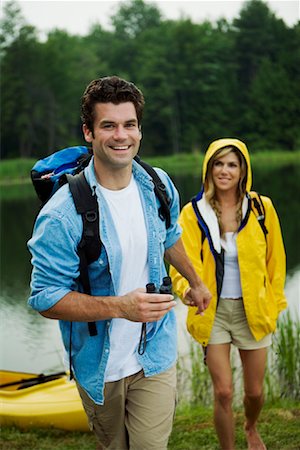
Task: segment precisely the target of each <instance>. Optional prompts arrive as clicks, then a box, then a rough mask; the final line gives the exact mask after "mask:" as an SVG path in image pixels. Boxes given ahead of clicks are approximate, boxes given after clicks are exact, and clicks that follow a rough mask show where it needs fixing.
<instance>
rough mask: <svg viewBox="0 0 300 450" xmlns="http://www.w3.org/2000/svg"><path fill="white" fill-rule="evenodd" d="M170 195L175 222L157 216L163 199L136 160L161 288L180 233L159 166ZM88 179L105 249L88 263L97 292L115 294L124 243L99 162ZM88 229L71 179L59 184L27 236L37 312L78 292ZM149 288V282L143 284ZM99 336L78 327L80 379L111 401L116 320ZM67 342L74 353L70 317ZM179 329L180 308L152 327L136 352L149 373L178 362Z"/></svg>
mask: <svg viewBox="0 0 300 450" xmlns="http://www.w3.org/2000/svg"><path fill="white" fill-rule="evenodd" d="M156 170H157V172H158V174H159V176H160V177H161V179H162V181H163V183H164V184H165V186H166V188H167V191H168V194H169V196H170V198H171V205H170V212H171V226H170V228H169V229H168V230H166V226H165V222H164V221H162V220H161V219H160V218H159V216H158V205H159V203H158V200H157V198H156V196H155V194H154V189H153V188H154V185H153V182H152V180H151V178H150V177H149V175H148V174H147V173H146V172H145V171H144V169H143V168H142V167H141V166H140V165H139V164H138V163H136V162H135V161H133V176H134V177H135V179H136V181H137V184H138V187H139V192H140V196H141V201H142V205H143V210H144V215H145V221H146V228H147V232H148V262H149V282H152V283H154V284H155V285H156V286H157V287H158V286H160V284H161V282H162V278H163V277H164V276H166V269H165V265H164V260H163V258H164V252H165V250H166V249H168V248H169V247H171V246H172V245H173V244H175V242H176V241H177V240H178V239H179V237H180V234H181V229H180V227H179V225H178V224H177V218H178V214H179V196H178V192H177V190H176V188H175V186H174V185H173V183H172V181H171V180H170V178H169V177H168V176H167V174H166V173H165V172H163V171H162V170H161V169H156ZM85 175H86V178H87V180H88V182H89V184H90V186H91V187H92V188H93V189H94V191H95V193H96V195H97V198H98V204H99V212H100V236H101V241H102V249H101V254H100V256H99V259H98V260H97V261H95V262H93V263H92V264H90V266H89V277H90V284H91V291H92V295H99V296H114V295H116V293H117V292H118V288H119V283H120V273H121V263H122V262H121V257H120V255H121V248H120V243H119V240H118V236H117V233H116V230H115V227H114V223H113V221H112V217H111V214H110V211H109V208H108V205H107V203H106V201H105V199H104V198H103V196H102V195H101V192H100V189H99V187H98V183H97V181H96V177H95V173H94V165H93V160H92V161H91V163H90V164H89V166H88V167H87V168H86V169H85ZM81 235H82V219H81V216H80V215H78V214H77V212H76V210H75V206H74V202H73V200H72V197H71V194H70V191H69V187H68V185H65V186H63V187H62V188H60V189H59V190H58V191H57V192H56V193H55V194H54V195H53V197H52V198H51V199H50V200H49V201H48V202H47V204H46V205H45V206H44V208H43V209H42V211H41V212H40V214H39V216H38V218H37V220H36V223H35V227H34V231H33V236H32V238H31V239H30V240H29V242H28V248H29V250H30V252H31V254H32V265H33V271H32V279H31V296H30V298H29V300H28V303H29V305H30V306H31V307H32V308H33V309H35V310H37V311H45V310H47V309H49V308H51V307H52V306H53V305H55V303H57V302H58V301H59V300H60V299H61V298H62V297H64V296H65V295H66V294H68V293H69V292H70V291H78V290H79V289H80V288H79V287H78V285H77V282H76V279H77V278H78V276H79V258H78V255H77V251H76V250H77V246H78V243H79V241H80V239H81ZM137 287H144V286H137ZM96 326H97V331H98V334H97V335H96V336H90V335H89V331H88V325H87V323H86V322H73V325H72V365H73V370H74V374H75V377H76V379H77V381H78V382H79V384H80V385H81V386H82V387H83V389H84V390H85V391H86V392H87V394H88V395H89V396H90V397H91V398H92V399H93V401H94V402H95V403H97V404H103V403H104V394H103V391H104V374H105V369H106V365H107V360H108V356H109V351H110V342H109V332H110V326H111V321H110V320H100V321H97V322H96ZM60 330H61V334H62V339H63V343H64V346H65V349H66V350H67V352H69V342H70V322H69V321H64V320H61V321H60ZM176 355H177V333H176V320H175V313H174V311H173V310H172V311H170V312H169V313H168V314H166V315H165V316H164V317H163V318H162V319H161V320H159V321H158V322H155V323H152V324H151V326H150V327H148V333H147V346H146V351H145V353H144V354H143V355H139V354H138V353H137V358H138V360H139V362H140V364H141V366H142V367H143V369H144V373H145V376H146V377H148V376H150V375H155V374H158V373H160V372H164V371H165V370H167V369H168V368H170V367H171V366H172V365H174V363H175V361H176Z"/></svg>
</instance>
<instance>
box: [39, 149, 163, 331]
mask: <svg viewBox="0 0 300 450" xmlns="http://www.w3.org/2000/svg"><path fill="white" fill-rule="evenodd" d="M91 157H92V151H91V149H89V148H87V147H86V146H76V147H67V148H64V149H62V150H59V151H57V152H55V153H53V154H51V155H50V156H47V157H46V158H43V159H40V160H39V161H37V162H36V163H35V165H34V166H33V168H32V170H31V180H32V183H33V186H34V188H35V191H36V193H37V195H38V197H39V199H40V200H41V202H42V206H43V205H44V204H45V203H46V202H47V201H48V200H49V198H51V197H52V195H53V194H54V193H55V192H56V191H57V190H58V189H59V188H60V187H61V186H63V185H64V184H66V183H69V187H70V191H71V194H72V197H73V200H74V204H75V207H76V211H77V213H78V214H80V215H81V217H82V222H83V231H82V237H81V240H80V242H79V244H78V247H77V252H78V256H79V273H80V275H79V280H78V281H79V282H80V283H81V285H82V287H83V291H84V293H86V294H91V287H90V281H89V276H88V266H89V264H91V263H92V262H94V261H96V260H97V259H98V257H99V255H100V252H101V237H100V235H99V209H98V202H97V197H96V196H95V195H93V193H92V190H91V188H90V185H89V184H88V182H87V181H86V178H85V176H84V172H83V169H84V168H85V167H86V166H87V165H88V164H89V162H90V160H91ZM134 159H135V161H136V162H137V163H138V164H140V165H141V166H142V167H143V169H144V170H145V171H146V172H147V173H148V174H149V175H150V176H151V178H152V181H153V184H154V192H155V195H156V197H157V198H158V200H159V203H160V207H159V209H158V214H159V217H160V218H161V220H163V221H165V224H166V228H167V229H168V228H169V227H170V225H171V219H170V207H169V205H170V198H169V197H168V195H167V191H166V187H165V185H164V184H163V182H162V181H161V179H160V177H159V175H158V174H157V172H156V171H155V170H154V169H153V167H152V166H150V165H149V164H147V163H145V161H142V160H141V159H140V158H139V156H135V158H134ZM88 327H89V333H90V335H91V336H96V335H97V328H96V324H95V322H88Z"/></svg>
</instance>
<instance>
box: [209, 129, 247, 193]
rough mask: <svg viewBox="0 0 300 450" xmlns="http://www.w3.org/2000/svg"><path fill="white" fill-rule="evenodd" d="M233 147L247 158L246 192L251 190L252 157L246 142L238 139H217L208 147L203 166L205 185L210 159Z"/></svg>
mask: <svg viewBox="0 0 300 450" xmlns="http://www.w3.org/2000/svg"><path fill="white" fill-rule="evenodd" d="M228 146H233V147H236V148H237V149H238V150H240V152H241V153H242V155H243V156H244V158H245V161H246V165H247V181H246V191H248V192H249V191H250V190H251V186H252V171H251V164H250V156H249V152H248V149H247V147H246V145H245V144H244V142H242V141H239V140H238V139H232V138H226V139H217V140H216V141H213V142H212V143H211V144H210V146H209V147H208V149H207V151H206V153H205V156H204V160H203V166H202V182H203V184H204V181H205V177H206V171H207V165H208V161H209V160H210V158H211V157H212V156H213V155H214V154H215V153H216V152H217V151H218V150H220V149H221V148H223V147H228Z"/></svg>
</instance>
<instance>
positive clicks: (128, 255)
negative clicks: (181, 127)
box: [100, 177, 149, 381]
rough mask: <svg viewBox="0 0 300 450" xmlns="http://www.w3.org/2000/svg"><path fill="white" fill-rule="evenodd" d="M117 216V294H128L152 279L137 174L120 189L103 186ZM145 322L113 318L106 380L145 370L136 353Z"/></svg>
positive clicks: (114, 216)
mask: <svg viewBox="0 0 300 450" xmlns="http://www.w3.org/2000/svg"><path fill="white" fill-rule="evenodd" d="M100 189H101V192H102V194H103V196H104V198H105V199H106V201H107V203H108V205H109V209H110V212H111V215H112V218H113V222H114V225H115V228H116V231H117V234H118V237H119V242H120V245H121V251H122V265H121V274H120V286H119V291H118V292H117V293H116V294H117V295H124V294H126V293H128V292H130V291H133V290H134V289H136V288H139V287H145V286H146V284H147V283H148V282H149V280H148V277H149V275H148V274H149V270H148V261H147V256H148V237H147V231H146V224H145V218H144V212H143V207H142V203H141V199H140V194H139V190H138V186H137V184H136V181H135V180H134V177H131V181H130V183H129V185H128V186H127V187H126V188H124V189H121V190H119V191H111V190H109V189H106V188H104V187H103V186H100ZM141 328H142V324H141V323H140V322H131V321H129V320H126V319H112V325H111V329H110V355H109V358H108V363H107V368H106V372H105V381H117V380H121V379H122V378H125V377H127V376H129V375H133V374H134V373H137V372H138V371H140V370H141V369H142V367H141V365H140V364H139V362H138V360H137V357H136V355H135V352H136V349H137V346H138V343H139V339H140V335H141Z"/></svg>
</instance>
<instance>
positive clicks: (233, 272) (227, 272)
mask: <svg viewBox="0 0 300 450" xmlns="http://www.w3.org/2000/svg"><path fill="white" fill-rule="evenodd" d="M221 245H222V247H223V248H224V250H225V252H224V278H223V284H222V290H221V297H222V298H240V297H242V287H241V279H240V269H239V262H238V254H237V246H236V233H234V232H233V231H229V232H227V233H225V239H221Z"/></svg>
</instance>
